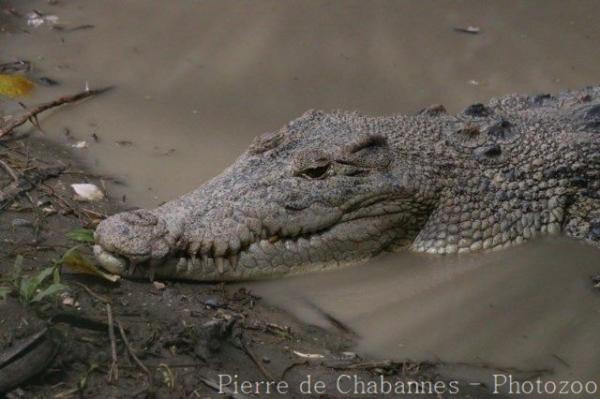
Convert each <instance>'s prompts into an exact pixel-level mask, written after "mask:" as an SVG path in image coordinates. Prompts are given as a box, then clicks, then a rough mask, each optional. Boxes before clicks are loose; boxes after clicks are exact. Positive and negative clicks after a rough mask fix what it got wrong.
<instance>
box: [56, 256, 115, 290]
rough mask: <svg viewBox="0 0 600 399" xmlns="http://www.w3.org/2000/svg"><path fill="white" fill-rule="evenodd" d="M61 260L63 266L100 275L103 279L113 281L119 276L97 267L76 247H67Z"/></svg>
mask: <svg viewBox="0 0 600 399" xmlns="http://www.w3.org/2000/svg"><path fill="white" fill-rule="evenodd" d="M62 262H63V265H64V266H66V267H68V268H69V269H71V270H73V271H75V272H79V273H84V274H91V275H94V276H98V277H102V278H103V279H106V280H108V281H112V282H113V283H114V282H116V281H118V280H119V279H120V278H121V277H119V276H117V275H116V274H110V273H106V272H104V271H102V270H100V269H98V268H97V267H96V266H95V265H94V264H93V263H92V262H91V261H90V260H89V259H87V258H86V257H85V256H83V255H82V254H81V253H80V252H79V251H78V250H77V247H75V248H71V249H69V250H68V251H67V252H66V253H65V254H64V255H63V259H62Z"/></svg>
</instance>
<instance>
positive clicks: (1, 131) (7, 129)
mask: <svg viewBox="0 0 600 399" xmlns="http://www.w3.org/2000/svg"><path fill="white" fill-rule="evenodd" d="M109 89H110V87H107V88H103V89H96V90H86V91H82V92H81V93H77V94H73V95H69V96H64V97H60V98H58V99H56V100H53V101H49V102H47V103H43V104H40V105H37V106H35V107H33V108H31V109H29V110H27V112H25V113H23V114H22V115H19V116H16V117H14V118H12V119H9V120H8V121H6V124H5V125H4V126H0V138H2V137H3V136H6V135H8V134H10V133H12V131H13V130H14V129H16V128H17V127H19V126H21V125H23V124H24V123H25V122H27V121H32V123H34V124H35V123H36V122H35V118H36V117H37V115H38V114H40V113H42V112H44V111H46V110H49V109H51V108H55V107H58V106H61V105H63V104H69V103H74V102H76V101H79V100H83V99H84V98H87V97H91V96H95V95H98V94H101V93H104V92H105V91H107V90H109Z"/></svg>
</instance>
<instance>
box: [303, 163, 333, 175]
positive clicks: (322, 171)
mask: <svg viewBox="0 0 600 399" xmlns="http://www.w3.org/2000/svg"><path fill="white" fill-rule="evenodd" d="M329 167H330V164H325V165H321V166H316V167H314V168H308V169H304V170H303V171H302V172H300V176H302V177H306V178H308V179H322V178H324V177H325V176H326V175H327V172H328V171H329Z"/></svg>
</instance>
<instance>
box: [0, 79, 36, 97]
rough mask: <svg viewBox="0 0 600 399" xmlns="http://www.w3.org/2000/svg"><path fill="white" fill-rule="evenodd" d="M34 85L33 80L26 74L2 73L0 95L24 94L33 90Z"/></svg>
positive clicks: (15, 95)
mask: <svg viewBox="0 0 600 399" xmlns="http://www.w3.org/2000/svg"><path fill="white" fill-rule="evenodd" d="M33 86H34V85H33V82H32V81H30V80H29V79H27V78H26V77H24V76H21V75H5V74H0V96H7V97H19V96H24V95H26V94H28V93H29V92H30V91H31V90H33Z"/></svg>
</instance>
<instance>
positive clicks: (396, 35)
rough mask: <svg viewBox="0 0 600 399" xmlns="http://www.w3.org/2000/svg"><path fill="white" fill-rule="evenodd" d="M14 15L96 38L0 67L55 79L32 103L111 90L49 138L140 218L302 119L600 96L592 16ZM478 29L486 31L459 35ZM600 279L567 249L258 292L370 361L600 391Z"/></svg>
mask: <svg viewBox="0 0 600 399" xmlns="http://www.w3.org/2000/svg"><path fill="white" fill-rule="evenodd" d="M2 3H4V4H5V3H6V2H2ZM19 8H22V9H27V8H31V9H33V8H35V9H37V10H40V11H42V12H47V13H50V14H55V15H57V16H58V17H59V23H60V24H62V25H64V26H65V27H66V28H69V27H77V26H80V25H83V24H92V25H94V28H93V29H87V30H76V31H72V32H69V31H55V30H51V29H49V27H48V26H41V27H38V28H28V30H29V33H19V32H18V31H17V32H15V33H14V34H13V35H12V37H9V38H7V39H5V42H4V43H1V45H0V59H2V60H4V61H6V60H11V59H14V58H24V59H28V60H31V61H32V62H33V63H34V65H35V67H36V73H37V74H38V75H39V76H48V77H51V78H53V79H56V80H58V81H59V82H60V83H61V85H59V86H57V87H52V88H41V89H39V90H38V91H37V93H36V94H35V95H34V96H33V98H31V99H29V101H31V102H33V101H38V100H42V99H48V98H54V97H56V96H57V95H59V94H63V93H68V92H73V91H75V90H78V89H81V88H83V87H84V86H85V85H86V82H87V83H88V84H89V85H90V86H93V87H99V86H104V85H114V86H115V89H114V90H113V91H112V92H110V93H108V94H106V95H104V96H102V97H100V98H97V99H94V100H92V101H88V102H86V103H85V104H81V105H78V106H77V107H72V108H68V109H64V110H63V111H61V112H60V113H54V114H53V115H51V116H49V117H46V118H45V119H44V120H43V126H44V129H45V131H46V132H47V134H48V136H50V137H51V138H53V139H55V140H57V141H60V142H65V141H67V138H66V137H65V135H64V132H65V128H68V129H69V131H70V132H71V136H72V137H73V140H86V141H87V142H88V143H89V148H88V149H85V150H80V151H81V154H82V156H83V157H84V158H85V159H86V160H87V161H88V162H89V164H90V165H91V166H93V167H94V168H95V170H97V171H98V172H99V173H106V174H110V175H116V176H119V177H120V178H121V179H122V180H123V181H124V182H125V183H126V186H115V187H111V190H112V193H113V194H115V195H118V196H119V197H121V195H123V194H126V195H127V202H128V204H130V205H132V206H133V205H136V206H148V207H150V206H155V205H157V204H158V203H160V202H162V201H165V200H168V199H170V198H173V197H175V196H177V195H179V194H182V193H184V192H186V191H189V190H191V189H193V188H195V187H196V186H198V185H199V184H201V183H202V182H204V181H206V180H207V179H209V178H210V177H211V176H213V175H215V174H216V173H218V172H220V171H221V170H222V169H223V168H224V167H225V166H226V165H228V164H229V163H231V162H232V161H233V160H234V159H235V157H236V156H237V155H238V154H239V153H240V152H241V151H242V150H243V149H244V148H246V146H247V145H248V143H249V142H250V141H251V139H252V138H253V137H254V136H255V135H257V134H259V133H262V132H264V131H268V130H271V129H275V128H278V127H280V126H281V125H283V124H284V123H285V122H286V121H288V120H290V119H291V118H293V117H295V116H298V115H300V114H301V113H302V112H303V111H305V110H306V109H309V108H321V109H325V110H328V109H334V108H342V109H355V110H359V111H361V112H364V113H370V114H390V113H408V112H414V111H416V110H418V109H420V108H422V107H424V106H427V105H430V104H432V103H443V104H445V105H446V107H447V108H448V109H449V110H451V111H458V110H460V109H462V108H463V107H465V106H466V105H468V104H470V103H472V102H478V101H485V100H487V99H488V98H489V97H491V96H495V95H503V94H506V93H510V92H526V93H539V92H551V91H557V90H559V89H563V88H576V87H580V86H585V85H589V84H598V82H599V81H600V73H599V72H598V71H599V68H598V66H599V64H600V47H599V46H598V39H599V38H600V25H598V24H597V16H598V15H599V13H600V3H598V2H594V1H578V2H564V1H545V2H526V1H514V2H510V5H508V4H507V3H504V2H495V3H491V2H478V1H435V2H434V1H419V2H397V1H375V2H362V1H344V2H335V1H320V2H318V1H315V2H285V1H279V0H277V1H261V2H243V1H191V0H189V1H187V0H186V1H184V0H180V1H174V2H169V6H166V5H165V2H163V1H158V0H153V1H150V0H146V1H142V0H138V1H128V2H122V1H117V0H105V1H93V0H77V1H74V0H73V1H67V0H64V1H59V2H57V5H51V4H49V3H48V2H43V1H25V0H23V1H21V2H19ZM469 25H474V26H478V27H480V28H481V32H480V34H478V35H469V34H464V33H457V32H454V31H453V28H454V27H466V26H469ZM92 134H96V135H97V136H98V137H99V142H97V143H96V142H94V140H93V139H92ZM117 142H121V145H119V144H117ZM129 143H130V144H129ZM599 266H600V265H598V262H597V253H596V252H594V251H592V250H591V249H589V248H585V247H581V246H579V245H577V244H572V243H567V242H562V241H561V242H552V243H540V244H535V245H530V246H526V247H523V248H519V249H518V250H515V251H508V252H504V253H501V254H500V253H499V254H493V255H492V256H477V257H461V258H438V259H432V258H428V257H422V256H417V255H411V254H395V255H388V256H385V257H381V258H378V259H376V260H374V261H372V262H370V263H369V264H367V265H363V266H361V267H360V268H352V269H348V270H345V271H343V272H340V273H336V272H334V273H330V274H322V275H312V276H306V277H301V278H298V279H289V280H285V281H277V282H269V283H266V284H265V283H263V284H260V285H257V287H256V289H260V291H261V292H263V293H265V294H266V295H267V297H268V299H269V300H271V301H273V302H275V303H279V304H282V305H285V306H287V307H289V308H290V309H291V310H294V311H298V312H299V314H300V315H302V316H303V317H310V316H309V315H310V312H305V311H302V305H301V304H302V303H303V301H304V300H305V299H306V298H309V299H310V300H311V301H312V302H313V303H315V304H317V305H318V306H320V307H322V308H325V309H326V310H327V311H328V312H331V313H332V314H334V315H336V317H339V318H340V319H341V320H343V321H344V322H347V323H348V324H349V325H351V326H352V328H354V329H355V330H356V331H357V332H359V333H360V335H361V336H362V337H363V340H362V341H361V349H363V350H365V351H368V352H372V353H374V354H378V355H382V356H386V357H387V356H398V357H412V358H435V357H439V358H442V359H444V360H456V361H459V360H461V361H482V362H497V363H499V364H502V365H508V366H518V367H541V366H544V367H552V368H555V369H557V370H558V371H560V372H561V373H565V374H567V375H571V376H579V375H584V374H585V375H586V376H588V375H595V376H596V377H597V379H598V380H600V366H599V365H600V361H597V359H600V353H599V350H598V349H597V345H595V343H594V341H593V339H592V338H593V337H594V336H595V335H594V334H596V332H597V331H598V325H597V324H598V321H597V320H598V311H599V310H600V306H599V303H598V298H597V297H594V296H593V293H592V292H591V291H590V290H589V289H588V284H587V277H588V275H589V274H591V273H592V272H594V271H598V270H595V268H596V267H599ZM290 292H293V293H294V295H290ZM559 359H563V361H560V360H559ZM566 364H568V366H566ZM594 373H595V374H594ZM599 383H600V381H599Z"/></svg>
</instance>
